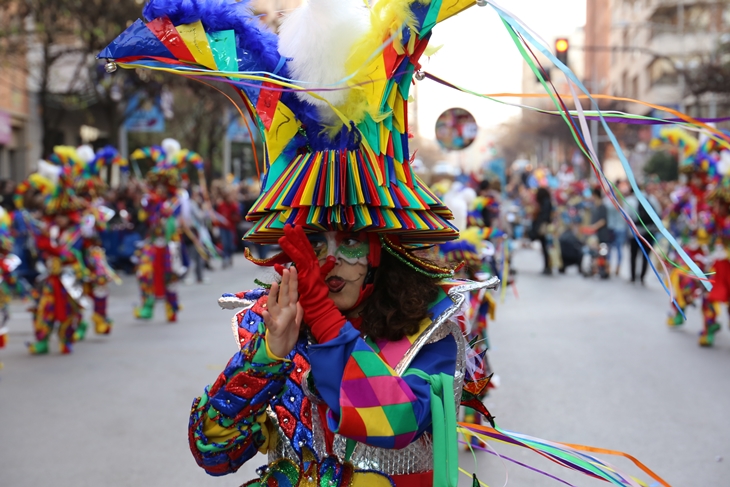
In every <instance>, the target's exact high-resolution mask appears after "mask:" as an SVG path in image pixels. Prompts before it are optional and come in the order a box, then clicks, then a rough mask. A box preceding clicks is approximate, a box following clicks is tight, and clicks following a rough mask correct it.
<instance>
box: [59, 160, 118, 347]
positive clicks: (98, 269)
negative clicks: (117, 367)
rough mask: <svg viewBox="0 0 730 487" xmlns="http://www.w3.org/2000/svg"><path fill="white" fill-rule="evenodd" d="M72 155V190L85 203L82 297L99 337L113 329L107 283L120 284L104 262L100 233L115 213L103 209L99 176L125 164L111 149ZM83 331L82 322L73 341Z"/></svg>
mask: <svg viewBox="0 0 730 487" xmlns="http://www.w3.org/2000/svg"><path fill="white" fill-rule="evenodd" d="M75 152H76V156H75V157H74V156H73V154H70V157H71V158H73V160H74V161H75V168H74V170H73V173H74V175H75V178H74V180H75V191H76V194H77V195H78V196H79V197H81V198H83V199H84V200H85V201H86V203H87V206H86V209H85V211H84V213H83V215H82V218H81V242H82V244H81V248H82V252H83V260H84V265H85V266H86V268H87V269H88V271H89V272H88V274H87V279H86V282H85V283H84V294H85V295H86V296H88V297H89V299H90V300H91V301H92V302H93V314H92V315H91V321H92V323H93V324H94V331H95V332H96V333H97V334H98V335H108V334H109V333H111V330H112V320H111V319H110V318H109V316H108V314H107V300H108V297H109V287H108V284H109V283H112V282H113V283H116V284H121V279H120V278H119V276H117V274H116V272H114V270H113V269H112V268H111V266H110V265H109V263H108V262H107V258H106V251H105V250H104V247H102V244H101V238H100V234H101V232H104V231H105V230H106V229H107V223H108V222H109V220H111V219H112V217H113V216H114V210H112V209H111V208H109V207H107V206H105V201H104V198H103V195H104V193H105V192H106V191H107V190H108V186H107V184H106V182H105V181H104V180H103V179H102V177H101V169H102V168H103V167H107V168H111V167H113V166H118V167H120V168H122V169H126V167H127V162H126V161H125V160H124V159H123V158H122V157H121V155H120V154H119V152H118V151H117V150H116V149H115V148H114V147H111V146H107V147H104V148H102V149H100V150H99V151H98V152H97V153H94V150H93V149H92V148H91V147H90V146H81V147H79V148H78V149H76V151H75ZM86 329H87V324H86V322H85V321H84V320H82V321H81V323H80V324H79V327H78V329H77V331H76V341H79V340H83V339H84V337H85V335H86Z"/></svg>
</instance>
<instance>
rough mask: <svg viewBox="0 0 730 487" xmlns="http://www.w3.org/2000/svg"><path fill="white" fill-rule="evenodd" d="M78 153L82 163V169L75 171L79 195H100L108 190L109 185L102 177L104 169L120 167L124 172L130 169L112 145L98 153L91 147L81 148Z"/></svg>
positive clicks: (75, 186) (76, 188)
mask: <svg viewBox="0 0 730 487" xmlns="http://www.w3.org/2000/svg"><path fill="white" fill-rule="evenodd" d="M76 153H77V155H78V156H79V159H80V160H81V162H82V165H81V166H80V168H79V169H78V170H77V171H75V173H76V179H75V185H74V189H75V191H76V192H77V193H78V194H99V193H101V192H103V191H104V190H106V188H107V184H106V182H105V181H104V180H103V179H102V177H101V169H102V168H103V167H107V168H110V167H112V166H118V167H119V168H120V169H121V170H122V171H126V170H128V167H129V166H128V164H127V160H126V159H124V158H123V157H122V156H121V154H120V153H119V151H118V150H117V149H115V148H114V147H112V146H110V145H108V146H106V147H103V148H102V149H99V150H98V151H97V152H96V153H94V150H93V149H92V148H91V147H90V146H81V147H79V148H78V149H77V150H76Z"/></svg>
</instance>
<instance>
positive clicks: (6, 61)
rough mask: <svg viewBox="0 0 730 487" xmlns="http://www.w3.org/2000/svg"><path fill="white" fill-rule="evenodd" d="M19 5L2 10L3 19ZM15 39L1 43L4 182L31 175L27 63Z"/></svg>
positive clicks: (0, 150) (0, 145) (0, 118)
mask: <svg viewBox="0 0 730 487" xmlns="http://www.w3.org/2000/svg"><path fill="white" fill-rule="evenodd" d="M16 7H17V4H15V3H9V4H7V5H5V6H4V7H2V8H0V16H3V15H11V14H12V13H13V12H12V11H11V10H12V9H14V8H16ZM10 42H12V39H2V40H0V179H6V178H12V179H14V180H20V179H23V178H25V176H26V173H27V172H28V167H27V164H26V160H27V145H28V142H27V141H28V115H29V106H28V95H27V90H26V80H27V63H26V60H25V56H24V55H23V54H22V53H17V52H13V50H12V49H11V47H10Z"/></svg>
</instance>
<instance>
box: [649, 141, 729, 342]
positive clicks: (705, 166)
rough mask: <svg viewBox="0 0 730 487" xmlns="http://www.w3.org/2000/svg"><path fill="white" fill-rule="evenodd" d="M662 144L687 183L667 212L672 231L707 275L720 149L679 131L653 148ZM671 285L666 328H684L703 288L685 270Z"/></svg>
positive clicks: (674, 275) (676, 272)
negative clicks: (712, 192)
mask: <svg viewBox="0 0 730 487" xmlns="http://www.w3.org/2000/svg"><path fill="white" fill-rule="evenodd" d="M662 142H663V143H665V144H669V145H670V148H671V150H672V151H674V152H676V153H677V155H678V156H679V157H680V158H681V159H680V166H679V172H680V174H683V175H684V179H685V181H684V184H682V185H681V186H680V187H679V188H677V189H676V190H675V191H674V192H673V193H672V194H671V200H672V205H671V206H670V207H669V209H668V210H667V220H668V221H669V224H670V227H669V228H670V230H671V231H672V234H673V235H675V236H676V237H677V238H678V239H679V241H680V243H681V244H682V246H683V248H684V249H685V252H687V254H688V255H690V256H691V257H692V259H693V260H694V261H695V262H697V263H699V264H701V265H702V266H703V270H704V271H706V272H707V271H709V268H708V267H707V265H706V264H707V259H708V251H709V247H708V245H710V244H711V241H710V233H709V232H710V231H711V227H712V225H713V212H712V208H711V207H710V204H709V202H708V200H707V196H708V191H710V189H711V188H712V187H713V186H714V185H716V184H717V178H718V173H717V170H718V167H717V163H718V154H717V151H716V149H717V148H718V147H717V146H715V144H714V143H713V142H712V140H710V141H707V142H705V143H704V144H702V145H701V146H700V145H699V142H698V141H697V139H695V138H694V137H692V136H690V135H688V134H686V133H685V132H683V131H681V130H679V129H663V130H662V131H661V132H660V138H659V139H658V140H655V141H652V144H653V145H654V147H657V146H658V144H659V143H662ZM638 216H639V217H642V218H641V220H642V221H644V220H646V219H647V217H646V215H645V214H640V215H638ZM669 283H670V285H671V287H672V290H673V292H674V296H675V300H674V302H673V303H670V305H671V309H670V311H669V315H668V318H667V325H669V326H672V327H675V326H681V325H683V324H684V321H685V311H686V310H687V308H688V307H689V306H692V305H694V304H695V303H696V301H697V300H698V299H702V296H703V294H704V293H703V288H702V285H701V284H700V282H699V281H698V280H697V279H693V278H692V277H691V275H690V274H689V269H687V268H686V267H684V266H682V267H677V268H675V269H673V270H672V272H671V274H670V278H669ZM703 314H704V313H703ZM702 341H703V340H702V338H700V342H702Z"/></svg>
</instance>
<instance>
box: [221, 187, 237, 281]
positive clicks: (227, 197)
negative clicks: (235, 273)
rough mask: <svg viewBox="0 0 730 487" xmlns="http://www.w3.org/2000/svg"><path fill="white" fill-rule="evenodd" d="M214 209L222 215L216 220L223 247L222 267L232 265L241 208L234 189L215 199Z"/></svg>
mask: <svg viewBox="0 0 730 487" xmlns="http://www.w3.org/2000/svg"><path fill="white" fill-rule="evenodd" d="M215 211H216V212H217V213H218V214H219V215H220V216H221V217H222V221H219V222H218V228H219V229H220V239H221V246H222V247H223V268H226V267H231V266H232V265H233V253H234V252H235V249H236V247H235V243H234V238H235V235H236V234H237V232H236V226H237V225H238V222H239V221H240V220H241V213H240V212H241V209H240V206H239V204H238V200H237V198H236V192H235V191H225V192H223V195H222V196H221V197H219V198H218V199H217V201H216V205H215Z"/></svg>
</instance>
